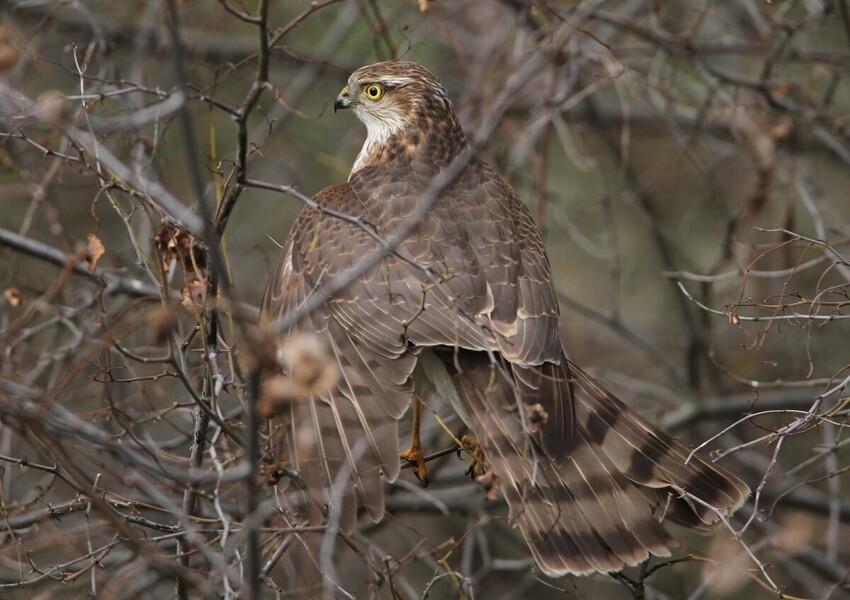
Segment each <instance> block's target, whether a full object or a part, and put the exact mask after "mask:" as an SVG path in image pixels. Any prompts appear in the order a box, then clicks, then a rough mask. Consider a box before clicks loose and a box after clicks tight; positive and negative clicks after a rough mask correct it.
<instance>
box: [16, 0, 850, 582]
mask: <svg viewBox="0 0 850 600" xmlns="http://www.w3.org/2000/svg"><path fill="white" fill-rule="evenodd" d="M7 6H8V8H9V10H7V11H5V14H4V16H3V19H4V20H3V23H2V24H0V115H2V116H0V139H2V146H0V152H2V154H0V160H2V167H0V169H2V170H1V171H0V172H1V173H2V174H3V177H2V179H0V186H2V198H3V200H2V204H3V208H2V218H0V223H2V227H0V246H1V247H0V264H2V266H3V268H2V269H0V275H2V281H0V287H1V288H2V290H3V294H2V299H0V348H2V350H3V353H2V359H0V417H2V424H1V425H0V484H2V485H0V509H2V510H0V516H2V521H3V531H2V533H0V536H2V537H1V538H0V539H2V543H0V595H3V596H4V597H6V595H9V597H30V596H36V595H37V596H39V597H62V598H64V597H69V596H74V597H76V596H80V597H82V596H87V595H90V596H99V597H120V598H130V597H160V596H162V595H163V594H169V593H174V594H176V596H177V597H180V598H188V597H212V596H223V597H237V596H245V597H249V598H256V597H260V596H261V595H269V596H271V595H276V596H278V597H313V596H321V595H323V594H324V595H325V596H326V597H367V596H371V595H375V596H380V597H400V598H407V597H418V596H422V597H424V596H426V595H428V594H431V595H432V596H434V597H437V596H439V597H445V596H458V597H470V598H471V597H482V598H491V597H513V598H518V597H530V596H532V595H533V596H534V597H549V596H552V597H556V596H557V597H562V596H563V595H568V596H574V597H584V598H594V597H603V596H604V597H616V595H617V594H621V595H623V597H635V598H644V597H652V598H679V597H689V598H709V597H711V598H714V597H722V596H725V597H745V596H746V595H752V596H753V597H765V598H767V597H786V598H794V597H811V598H840V597H844V596H846V595H847V594H848V593H850V575H848V564H850V550H848V546H847V544H846V542H844V540H845V539H847V536H848V535H850V531H848V528H847V523H848V522H850V516H848V515H850V504H848V501H847V500H846V497H847V495H848V493H850V488H849V487H848V486H850V477H848V476H847V473H846V472H847V465H846V462H847V461H846V459H847V457H848V450H847V449H848V447H850V445H848V443H847V440H846V439H845V435H846V429H845V427H846V426H847V415H848V402H850V396H848V384H850V343H848V341H847V340H848V339H850V332H848V322H850V295H848V290H850V262H849V261H850V258H849V257H850V250H848V243H849V242H848V241H849V240H850V225H848V223H850V202H848V200H847V189H848V188H847V184H848V175H847V174H848V172H850V123H849V122H848V119H847V115H848V114H850V100H848V98H850V88H848V77H847V73H848V72H850V71H848V67H850V51H848V47H850V16H848V12H850V11H849V10H848V3H847V2H846V0H836V1H835V2H816V1H810V2H799V1H794V0H789V1H787V2H774V3H768V2H759V1H756V0H743V1H742V2H738V3H720V2H698V3H694V2H680V1H673V2H664V3H654V2H647V1H645V0H637V1H635V0H623V1H614V2H601V1H585V2H579V3H568V2H556V1H554V0H553V1H542V0H538V1H536V2H530V1H529V2H525V1H513V0H501V1H497V0H488V1H486V2H484V1H481V0H464V1H459V2H449V1H447V0H439V1H437V0H431V1H425V0H419V2H413V1H412V0H410V1H407V2H395V1H389V0H388V1H386V2H383V1H368V2H353V1H351V2H342V1H335V0H324V1H320V2H313V3H309V2H285V3H274V2H268V1H267V0H258V1H257V2H254V3H241V2H231V1H229V0H218V1H217V2H212V1H204V0H196V1H194V2H175V0H168V1H167V2H163V3H158V2H139V3H110V2H103V1H101V0H89V1H79V0H77V1H74V2H61V3H44V2H25V1H18V2H10V3H7ZM395 56H404V57H406V58H412V59H414V60H418V61H420V62H423V63H425V64H427V65H428V66H429V67H430V68H432V70H434V71H435V72H438V73H439V74H440V76H441V77H442V78H443V79H444V81H445V82H446V83H447V85H448V87H449V89H450V90H451V91H452V94H453V96H454V98H455V99H456V106H457V108H458V110H459V112H460V114H461V117H462V120H463V121H464V125H465V127H466V129H467V131H468V132H470V133H471V139H472V140H473V143H474V145H475V146H476V148H478V149H479V151H481V152H483V153H485V154H487V155H488V158H489V159H490V160H491V161H492V162H493V163H495V164H496V165H499V167H500V169H501V170H503V171H504V172H505V173H506V175H507V176H508V178H509V179H510V180H511V182H512V183H513V184H514V185H515V187H516V188H517V190H518V191H519V192H520V194H521V195H522V196H523V197H524V198H525V200H526V201H527V202H528V203H529V204H530V205H531V206H532V208H533V210H534V211H535V213H536V215H537V221H538V223H539V225H540V227H541V229H542V230H543V231H544V232H545V234H546V237H547V243H548V245H549V252H550V256H551V258H552V263H553V268H554V270H555V273H556V280H557V282H558V289H559V292H560V294H561V301H562V307H563V313H564V316H565V318H564V319H563V321H564V323H565V328H566V331H565V332H564V333H565V338H566V339H567V345H568V347H569V348H570V349H571V350H572V355H573V358H574V359H576V360H577V361H578V362H580V363H583V364H593V365H596V366H597V369H596V374H597V375H599V376H600V377H602V378H604V379H605V380H606V381H607V383H608V385H609V386H610V387H612V388H613V389H614V390H615V391H617V393H618V394H619V395H621V396H622V397H623V399H624V400H626V401H628V402H630V403H632V404H634V405H637V406H640V407H642V409H643V412H644V413H645V414H647V415H648V416H650V417H651V418H655V419H656V420H658V421H659V422H661V423H662V424H663V425H664V426H665V427H667V428H668V429H671V430H672V431H674V432H675V433H676V434H677V435H679V437H682V438H685V439H687V440H688V441H689V442H690V443H692V445H693V447H694V448H695V449H696V448H699V449H709V450H711V451H713V452H714V453H715V456H716V458H718V459H721V458H722V459H723V462H724V465H725V466H727V467H728V468H729V469H730V470H733V471H735V472H737V473H739V474H740V475H741V476H742V477H743V478H744V479H746V480H748V482H749V483H750V484H751V486H752V487H753V489H754V497H753V499H752V501H751V502H750V503H749V504H748V505H747V506H746V507H745V509H744V510H742V511H741V513H739V515H738V516H736V518H735V520H733V521H731V522H727V523H724V525H725V530H724V531H720V532H718V533H717V534H716V535H715V536H714V537H712V538H695V537H689V536H688V535H687V534H684V533H682V532H677V535H678V534H681V535H680V537H681V547H680V548H679V553H678V554H677V555H676V556H675V557H674V558H673V559H671V560H662V561H653V562H651V563H649V564H645V565H643V566H641V567H640V568H636V569H631V570H628V571H627V572H625V573H623V574H617V575H615V576H610V577H607V576H598V577H594V578H587V579H574V578H564V579H561V580H555V581H553V580H547V579H545V578H544V577H543V576H542V575H540V574H539V573H536V572H535V571H534V569H533V568H532V565H533V563H532V561H530V560H529V558H528V555H527V552H526V550H525V549H524V547H523V545H522V544H521V543H520V542H519V541H518V538H517V536H516V535H515V534H514V533H513V532H512V531H511V528H510V526H509V523H508V522H507V519H506V517H505V516H504V510H503V509H502V507H501V505H500V503H499V501H498V500H495V501H494V500H492V499H490V500H487V499H486V498H485V493H484V492H483V491H482V490H481V488H480V486H477V485H476V484H475V483H474V482H472V481H470V479H469V477H467V476H466V475H465V474H464V470H465V469H466V467H467V466H468V464H464V463H460V462H458V460H457V459H456V458H455V457H454V456H453V452H451V450H452V448H451V443H450V442H448V441H447V438H446V437H445V436H444V434H443V433H442V430H441V429H440V428H439V427H438V426H437V425H436V424H432V425H433V426H432V427H431V428H430V429H429V430H428V431H427V432H426V433H427V435H426V436H425V437H426V438H429V437H430V439H431V441H432V442H433V443H434V444H436V447H435V448H434V450H438V451H437V452H436V453H435V454H434V455H433V456H432V457H431V458H433V459H434V460H433V462H431V463H430V464H431V465H433V467H432V468H431V471H432V475H431V481H432V483H431V486H430V487H429V488H427V489H422V488H420V487H419V486H418V485H416V483H415V481H414V480H413V479H412V478H411V477H410V476H407V475H403V476H402V478H401V479H400V481H398V482H397V483H396V484H394V485H393V486H391V489H390V490H389V492H388V493H389V497H388V512H389V515H388V517H387V518H386V519H385V520H384V521H383V522H382V523H381V524H372V523H370V522H368V519H363V521H364V522H363V526H362V527H361V528H360V530H359V531H358V532H357V534H356V535H354V536H347V535H344V534H342V533H340V532H338V531H335V530H334V528H333V527H332V526H330V527H326V528H321V527H320V528H316V527H310V526H306V525H305V524H303V523H299V522H295V521H294V520H293V519H292V518H291V516H290V513H289V512H288V511H287V506H288V503H289V502H291V498H290V497H289V496H290V495H289V493H288V492H289V490H290V489H291V488H292V487H293V486H297V485H298V474H297V473H288V472H280V471H279V470H276V467H275V456H274V448H275V444H276V443H277V442H278V441H279V438H280V436H281V435H282V434H283V432H282V431H281V429H280V427H279V426H278V425H276V424H275V421H274V420H272V421H268V422H267V421H266V420H265V419H264V418H263V416H269V415H273V414H276V410H277V407H279V404H280V403H281V402H293V401H297V398H298V395H299V393H300V392H298V389H300V388H299V386H302V387H303V385H304V382H299V381H295V382H293V381H287V380H283V379H281V380H280V381H273V382H272V383H271V384H270V387H267V388H265V390H263V389H261V386H260V373H261V372H262V371H266V372H270V371H273V370H274V366H275V364H276V362H275V361H277V360H278V357H277V356H275V355H274V353H273V352H270V351H269V344H270V343H271V342H270V340H271V338H272V337H273V335H274V332H268V331H260V330H258V329H257V326H256V323H257V316H258V315H257V309H256V306H257V305H258V302H259V298H260V295H261V293H262V290H263V287H264V285H265V281H266V278H267V276H268V271H269V256H272V255H274V254H276V252H277V248H276V246H275V244H274V243H273V242H272V241H270V240H269V239H268V237H267V236H269V237H272V238H274V239H275V240H278V241H282V240H283V239H284V237H285V234H286V231H287V229H288V226H289V223H291V221H292V218H293V216H294V214H295V212H296V211H297V210H298V208H299V207H300V206H302V205H303V204H305V203H310V202H311V200H310V196H311V194H312V193H313V192H315V191H317V190H318V189H320V188H321V187H324V186H325V185H328V184H330V183H334V182H338V181H341V180H343V179H344V178H345V177H346V176H347V173H348V170H349V168H350V163H351V161H352V160H353V157H354V155H355V153H356V148H357V146H358V144H359V142H360V141H361V140H362V131H360V130H359V129H358V126H357V125H356V124H355V123H354V122H353V120H351V119H345V118H343V117H339V118H337V119H332V117H331V116H330V115H329V114H328V113H329V111H328V109H329V108H330V106H331V102H332V99H333V97H334V95H335V94H336V92H337V91H338V89H339V88H340V87H341V86H342V85H343V82H344V80H345V78H346V77H347V74H348V72H349V71H350V70H352V69H353V68H355V67H358V66H360V65H361V64H365V63H368V62H372V61H374V60H377V59H386V58H390V57H395ZM302 190H303V191H302ZM281 192H282V193H283V194H281ZM435 193H436V192H435ZM335 216H337V217H338V218H351V219H354V218H355V217H354V216H352V215H335ZM389 242H390V243H391V242H392V240H389ZM343 284H344V282H342V283H340V285H343ZM313 350H315V352H313ZM320 355H321V352H320V350H316V349H312V350H310V351H309V352H305V353H304V355H303V356H301V358H303V359H304V360H308V361H313V363H315V364H321V360H319V359H317V358H316V357H317V356H320ZM296 358H297V357H296ZM290 360H292V357H290ZM331 376H332V374H329V373H324V372H320V373H319V375H318V376H317V377H319V379H321V378H322V377H331ZM311 381H312V380H311ZM322 381H324V380H322ZM308 383H309V382H308ZM323 385H324V383H323ZM271 386H277V387H271ZM296 388H298V389H296ZM258 402H259V404H258ZM258 406H259V410H260V412H262V413H263V415H260V414H258ZM268 483H271V484H272V485H267V484H268ZM316 540H319V547H320V552H319V554H315V553H313V554H311V552H309V550H310V549H311V548H315V545H314V544H315V542H316ZM316 567H319V568H320V569H321V571H322V572H323V573H324V576H325V579H324V581H316V580H315V579H314V578H312V577H310V576H309V575H308V574H309V573H312V572H314V570H315V568H316Z"/></svg>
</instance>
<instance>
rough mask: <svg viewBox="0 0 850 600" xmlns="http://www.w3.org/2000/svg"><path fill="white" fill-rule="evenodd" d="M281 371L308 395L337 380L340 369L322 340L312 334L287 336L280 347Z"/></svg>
mask: <svg viewBox="0 0 850 600" xmlns="http://www.w3.org/2000/svg"><path fill="white" fill-rule="evenodd" d="M280 358H281V361H282V362H283V366H284V370H285V371H286V373H287V374H288V375H289V377H290V378H291V379H292V381H293V383H295V385H296V386H298V387H299V388H301V389H303V390H304V397H306V396H307V395H309V394H322V393H324V392H327V391H328V390H329V389H331V388H332V387H333V386H334V385H335V384H336V382H337V380H338V379H339V369H338V368H337V364H336V362H335V361H334V358H333V355H332V354H331V351H330V348H328V345H327V344H326V343H325V341H324V340H323V339H322V338H320V337H319V336H317V335H314V334H306V333H305V334H299V335H294V336H291V337H289V338H288V339H287V340H286V341H285V342H284V343H283V345H282V346H281V348H280Z"/></svg>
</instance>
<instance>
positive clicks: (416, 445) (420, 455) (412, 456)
mask: <svg viewBox="0 0 850 600" xmlns="http://www.w3.org/2000/svg"><path fill="white" fill-rule="evenodd" d="M421 422H422V402H421V401H420V400H419V397H418V396H416V397H414V398H413V436H412V438H411V440H410V448H408V449H407V450H405V451H404V452H402V453H401V454H399V457H400V458H403V459H404V460H406V461H407V462H409V463H411V464H412V465H414V466H413V474H414V475H416V478H417V479H418V480H419V483H420V484H421V485H422V487H425V486H426V485H428V469H427V468H426V467H425V452H423V451H422V443H421V442H420V441H419V426H420V424H421Z"/></svg>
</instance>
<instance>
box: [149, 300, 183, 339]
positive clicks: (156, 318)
mask: <svg viewBox="0 0 850 600" xmlns="http://www.w3.org/2000/svg"><path fill="white" fill-rule="evenodd" d="M178 324H179V321H178V319H177V312H176V311H175V310H174V307H172V306H168V305H166V306H160V307H158V308H156V309H154V310H152V311H151V312H150V313H148V326H149V327H150V334H151V341H152V342H153V343H154V344H162V343H164V342H165V341H166V340H167V339H168V336H169V335H170V334H171V332H173V331H176V330H177V325H178Z"/></svg>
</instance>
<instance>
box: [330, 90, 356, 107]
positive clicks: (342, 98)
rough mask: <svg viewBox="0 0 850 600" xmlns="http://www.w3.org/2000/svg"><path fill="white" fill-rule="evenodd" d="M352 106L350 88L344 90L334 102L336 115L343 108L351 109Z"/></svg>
mask: <svg viewBox="0 0 850 600" xmlns="http://www.w3.org/2000/svg"><path fill="white" fill-rule="evenodd" d="M352 104H354V103H353V102H352V101H351V98H350V97H349V96H348V86H345V87H344V88H342V91H341V92H340V93H339V96H337V97H336V100H334V113H336V111H338V110H340V109H341V108H349V107H350V106H351V105H352Z"/></svg>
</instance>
